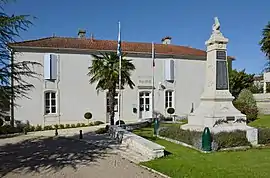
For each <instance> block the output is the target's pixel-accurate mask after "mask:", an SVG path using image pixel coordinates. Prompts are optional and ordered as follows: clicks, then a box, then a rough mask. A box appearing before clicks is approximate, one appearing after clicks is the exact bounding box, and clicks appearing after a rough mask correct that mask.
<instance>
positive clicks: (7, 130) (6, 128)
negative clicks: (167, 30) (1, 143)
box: [0, 125, 23, 135]
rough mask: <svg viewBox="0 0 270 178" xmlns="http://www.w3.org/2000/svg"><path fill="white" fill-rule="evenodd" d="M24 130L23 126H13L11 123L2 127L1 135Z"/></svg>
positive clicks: (0, 129)
mask: <svg viewBox="0 0 270 178" xmlns="http://www.w3.org/2000/svg"><path fill="white" fill-rule="evenodd" d="M21 132H23V128H18V127H12V126H11V125H4V126H2V127H0V135H1V134H13V133H21Z"/></svg>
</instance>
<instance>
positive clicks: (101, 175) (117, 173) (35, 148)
mask: <svg viewBox="0 0 270 178" xmlns="http://www.w3.org/2000/svg"><path fill="white" fill-rule="evenodd" d="M39 135H44V134H30V135H26V136H19V137H13V138H9V139H0V163H1V164H0V177H4V178H15V177H20V178H31V177H33V178H34V177H35V178H39V177H40V178H58V177H59V178H89V177H91V178H114V177H115V178H152V177H157V178H161V176H159V175H156V174H154V173H151V172H149V171H147V170H145V169H143V168H141V167H139V166H137V165H135V164H133V163H131V162H129V161H128V160H125V159H123V158H121V157H120V156H119V155H117V154H114V153H113V152H111V151H108V150H111V149H110V146H112V145H114V144H115V143H114V142H113V141H111V140H110V139H109V138H108V137H106V136H97V135H93V134H86V135H85V137H84V139H87V140H88V141H89V142H90V143H86V142H82V141H79V140H75V139H70V138H69V139H67V138H61V137H48V136H45V137H38V136H39ZM48 135H50V134H48ZM71 135H72V134H71ZM75 137H76V138H77V136H75ZM91 141H92V143H91Z"/></svg>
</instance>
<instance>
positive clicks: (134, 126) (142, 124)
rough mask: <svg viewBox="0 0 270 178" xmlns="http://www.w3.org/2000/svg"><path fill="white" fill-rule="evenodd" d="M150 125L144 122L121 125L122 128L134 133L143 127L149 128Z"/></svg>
mask: <svg viewBox="0 0 270 178" xmlns="http://www.w3.org/2000/svg"><path fill="white" fill-rule="evenodd" d="M149 125H151V123H150V122H149V121H142V122H136V123H130V124H124V125H120V127H121V128H123V129H125V130H127V131H133V130H135V129H140V128H142V127H147V126H149Z"/></svg>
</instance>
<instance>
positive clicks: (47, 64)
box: [43, 54, 51, 80]
mask: <svg viewBox="0 0 270 178" xmlns="http://www.w3.org/2000/svg"><path fill="white" fill-rule="evenodd" d="M50 61H51V59H50V54H45V55H44V64H43V68H44V74H43V76H44V79H45V80H50V78H51V75H50V73H51V72H50V63H51V62H50Z"/></svg>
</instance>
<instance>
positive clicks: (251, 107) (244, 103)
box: [234, 89, 258, 122]
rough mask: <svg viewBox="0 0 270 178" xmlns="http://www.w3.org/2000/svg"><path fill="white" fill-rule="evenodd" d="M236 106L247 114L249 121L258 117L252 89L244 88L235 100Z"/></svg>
mask: <svg viewBox="0 0 270 178" xmlns="http://www.w3.org/2000/svg"><path fill="white" fill-rule="evenodd" d="M234 106H235V107H236V108H237V109H238V110H239V111H241V112H242V113H243V114H245V115H246V116H247V122H250V121H254V120H256V119H257V116H258V108H257V104H256V100H255V99H254V97H253V94H252V93H251V91H250V90H248V89H243V90H242V91H241V92H240V94H239V96H238V98H237V99H236V100H235V101H234Z"/></svg>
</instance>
